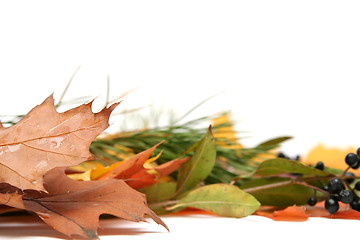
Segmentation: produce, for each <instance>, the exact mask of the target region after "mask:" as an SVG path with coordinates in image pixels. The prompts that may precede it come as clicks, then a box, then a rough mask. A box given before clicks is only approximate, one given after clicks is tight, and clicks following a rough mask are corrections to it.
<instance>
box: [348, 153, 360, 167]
mask: <svg viewBox="0 0 360 240" xmlns="http://www.w3.org/2000/svg"><path fill="white" fill-rule="evenodd" d="M358 161H359V157H358V156H357V155H356V154H354V153H348V154H347V155H346V157H345V162H346V164H347V165H349V166H350V167H352V166H354V165H355V164H356V163H357V162H358Z"/></svg>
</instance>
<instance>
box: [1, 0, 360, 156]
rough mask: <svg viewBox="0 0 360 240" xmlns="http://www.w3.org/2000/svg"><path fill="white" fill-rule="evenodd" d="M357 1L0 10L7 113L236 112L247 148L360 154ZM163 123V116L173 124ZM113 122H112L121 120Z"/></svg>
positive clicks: (7, 5) (37, 4)
mask: <svg viewBox="0 0 360 240" xmlns="http://www.w3.org/2000/svg"><path fill="white" fill-rule="evenodd" d="M359 11H360V3H359V1H331V0H326V1H314V0H310V1H307V0H303V1H289V0H286V1H256V0H252V1H209V0H207V1H196V0H191V1H186V0H182V1H1V2H0V34H1V37H0V81H1V90H2V91H1V94H0V114H2V115H8V114H19V113H26V112H27V111H29V110H30V109H31V108H32V107H33V106H35V105H36V104H39V103H40V102H41V101H42V100H44V99H45V98H46V97H47V96H48V95H50V94H51V93H52V92H55V98H58V97H59V95H60V93H61V92H62V90H63V89H64V87H65V85H66V83H67V81H68V79H69V78H70V77H71V75H72V74H73V72H74V71H75V69H76V68H77V67H78V66H80V65H81V67H80V70H79V71H78V73H77V74H76V76H75V78H74V82H73V84H72V86H71V87H70V90H69V91H68V93H67V95H66V99H67V100H69V99H72V98H75V97H82V96H91V97H98V99H97V102H98V105H99V106H101V105H102V104H103V103H104V101H105V100H104V99H105V95H106V78H107V76H109V77H110V82H111V93H110V98H111V99H112V98H115V97H116V96H119V95H121V94H122V93H124V92H126V91H128V90H130V89H133V88H134V87H140V88H139V89H138V90H136V91H135V92H133V93H132V94H130V95H128V96H127V97H126V98H125V99H124V100H125V101H124V102H123V103H122V107H123V108H125V109H131V108H136V107H141V106H148V105H149V104H151V105H152V107H151V108H152V109H157V110H159V109H162V111H164V112H165V113H166V112H169V111H170V110H171V109H173V111H175V112H176V113H177V115H178V116H181V115H182V114H184V113H185V112H187V111H188V110H189V109H190V108H192V107H193V106H195V105H196V104H198V103H199V102H201V101H202V100H204V99H205V98H207V97H209V96H212V95H214V94H218V93H220V94H219V95H217V97H215V98H212V99H211V100H209V101H208V102H207V103H206V104H204V105H202V106H201V107H200V108H198V109H197V110H196V111H195V112H194V113H193V114H192V115H190V116H189V118H188V120H190V119H192V118H195V117H200V116H204V115H211V114H213V113H217V112H219V111H223V110H231V111H232V113H233V118H234V120H236V121H237V129H238V130H239V131H245V133H242V134H240V137H244V139H243V143H244V144H245V145H247V146H254V145H255V144H257V143H260V142H261V141H263V140H267V139H268V138H271V137H276V136H280V135H290V136H293V137H294V139H293V140H291V141H289V142H287V143H286V144H284V145H283V150H284V151H285V152H287V153H289V154H290V155H291V154H302V155H304V154H306V153H307V151H308V150H309V149H310V148H312V147H313V146H314V145H316V144H317V143H318V142H323V143H325V144H326V145H328V146H337V147H347V146H349V145H352V146H358V145H360V144H359V143H360V136H359V133H358V125H359V124H358V122H359V117H358V108H359V107H358V105H359V95H358V93H359V89H360V88H359V85H360V84H359V77H360V72H359V63H360V57H359V56H360V44H359V42H360V31H359V30H360V29H359V24H360V14H359ZM165 115H166V114H164V119H165V118H166V116H165ZM114 124H115V123H114Z"/></svg>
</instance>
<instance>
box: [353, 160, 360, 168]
mask: <svg viewBox="0 0 360 240" xmlns="http://www.w3.org/2000/svg"><path fill="white" fill-rule="evenodd" d="M359 167H360V161H357V162H356V163H355V164H354V165H353V166H352V167H351V168H352V169H358V168H359Z"/></svg>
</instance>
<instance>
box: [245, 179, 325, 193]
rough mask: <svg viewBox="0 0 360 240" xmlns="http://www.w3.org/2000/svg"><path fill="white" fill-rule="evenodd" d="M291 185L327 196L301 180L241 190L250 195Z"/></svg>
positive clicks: (321, 190)
mask: <svg viewBox="0 0 360 240" xmlns="http://www.w3.org/2000/svg"><path fill="white" fill-rule="evenodd" d="M291 184H296V185H302V186H305V187H308V188H311V189H314V190H316V191H319V192H321V193H323V194H324V195H325V196H328V195H329V193H328V192H327V191H325V190H323V189H321V188H318V187H316V186H313V185H311V184H308V183H307V182H305V181H301V180H287V181H283V182H277V183H271V184H266V185H262V186H257V187H252V188H246V189H242V190H243V191H244V192H247V193H252V192H257V191H262V190H267V189H271V188H277V187H284V186H288V185H291Z"/></svg>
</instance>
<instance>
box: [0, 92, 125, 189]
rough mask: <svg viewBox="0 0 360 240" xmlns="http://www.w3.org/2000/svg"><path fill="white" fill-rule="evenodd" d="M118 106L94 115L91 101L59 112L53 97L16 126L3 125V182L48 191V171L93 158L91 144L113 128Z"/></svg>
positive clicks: (0, 170)
mask: <svg viewBox="0 0 360 240" xmlns="http://www.w3.org/2000/svg"><path fill="white" fill-rule="evenodd" d="M118 104H119V103H115V104H113V105H111V106H110V107H108V108H104V109H103V110H101V111H100V112H98V113H93V112H92V110H91V105H92V102H90V103H87V104H83V105H80V106H79V107H76V108H74V109H71V110H68V111H66V112H63V113H58V112H57V111H56V109H55V106H54V99H53V96H52V95H51V96H49V97H48V98H47V99H45V101H44V102H43V103H41V104H40V105H38V106H36V107H34V108H33V109H32V110H31V111H30V112H29V113H28V114H26V115H25V117H24V118H22V119H21V120H20V121H19V122H18V123H17V124H16V125H14V126H11V127H8V128H5V127H3V126H2V125H1V124H0V182H5V183H9V184H11V185H13V186H15V187H17V188H19V189H34V190H42V191H45V189H44V187H43V178H42V176H43V175H44V174H45V173H46V172H47V171H49V170H51V169H53V168H55V167H65V166H74V165H77V164H79V163H81V162H83V161H86V160H89V159H91V158H92V157H93V156H92V154H91V153H90V151H89V147H90V144H91V142H92V141H93V140H94V138H95V137H96V136H98V135H99V134H100V133H101V132H103V131H104V130H105V129H106V128H107V127H108V126H109V124H108V119H109V116H110V113H111V112H112V111H113V110H114V108H115V107H116V106H117V105H118Z"/></svg>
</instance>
